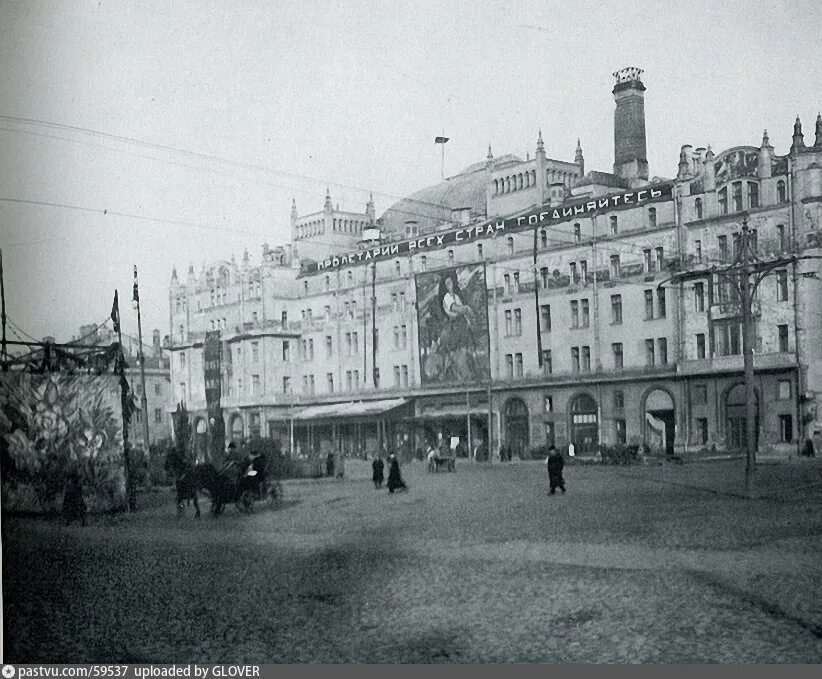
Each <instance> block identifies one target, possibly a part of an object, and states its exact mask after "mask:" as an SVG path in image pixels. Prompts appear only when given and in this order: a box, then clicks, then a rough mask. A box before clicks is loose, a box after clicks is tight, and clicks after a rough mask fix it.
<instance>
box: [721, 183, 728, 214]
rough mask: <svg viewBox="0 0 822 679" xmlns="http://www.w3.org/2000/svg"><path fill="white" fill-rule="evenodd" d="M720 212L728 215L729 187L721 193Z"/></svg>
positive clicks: (724, 188)
mask: <svg viewBox="0 0 822 679" xmlns="http://www.w3.org/2000/svg"><path fill="white" fill-rule="evenodd" d="M719 212H720V213H721V214H723V215H726V214H728V187H727V186H725V187H723V188H722V189H720V191H719Z"/></svg>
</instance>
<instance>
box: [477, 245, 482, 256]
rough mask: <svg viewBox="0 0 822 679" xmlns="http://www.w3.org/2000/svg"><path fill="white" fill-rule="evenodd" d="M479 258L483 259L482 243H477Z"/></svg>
mask: <svg viewBox="0 0 822 679" xmlns="http://www.w3.org/2000/svg"><path fill="white" fill-rule="evenodd" d="M477 257H478V258H479V259H482V243H477Z"/></svg>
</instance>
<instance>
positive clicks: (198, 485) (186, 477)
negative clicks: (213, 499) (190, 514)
mask: <svg viewBox="0 0 822 679" xmlns="http://www.w3.org/2000/svg"><path fill="white" fill-rule="evenodd" d="M202 466H203V465H197V466H195V467H189V468H188V469H185V470H184V471H182V472H181V473H180V474H178V475H177V478H176V479H175V482H174V485H175V486H176V488H177V514H182V513H183V508H184V506H183V503H184V502H186V501H193V502H194V518H197V519H199V518H200V504H199V502H197V492H198V491H199V490H200V489H202V488H203V484H202V472H201V470H200V467H202Z"/></svg>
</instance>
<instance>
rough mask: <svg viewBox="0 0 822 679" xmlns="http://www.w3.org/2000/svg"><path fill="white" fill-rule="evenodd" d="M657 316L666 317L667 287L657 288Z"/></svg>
mask: <svg viewBox="0 0 822 679" xmlns="http://www.w3.org/2000/svg"><path fill="white" fill-rule="evenodd" d="M656 308H657V318H665V316H666V315H667V313H668V310H667V308H666V305H665V288H657V289H656Z"/></svg>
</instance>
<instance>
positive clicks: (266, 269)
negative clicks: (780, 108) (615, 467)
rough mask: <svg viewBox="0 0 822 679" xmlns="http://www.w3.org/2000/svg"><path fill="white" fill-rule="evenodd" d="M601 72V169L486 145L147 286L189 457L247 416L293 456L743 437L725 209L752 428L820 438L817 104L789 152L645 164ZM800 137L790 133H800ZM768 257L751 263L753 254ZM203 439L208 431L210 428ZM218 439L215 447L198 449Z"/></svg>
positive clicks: (668, 445) (717, 445)
mask: <svg viewBox="0 0 822 679" xmlns="http://www.w3.org/2000/svg"><path fill="white" fill-rule="evenodd" d="M641 74H642V72H641V71H640V70H639V69H623V70H622V71H619V72H617V73H615V74H614V75H615V78H616V82H615V86H614V89H613V95H614V99H615V102H616V106H615V111H614V166H613V168H612V171H611V172H599V171H588V172H586V168H585V160H584V156H583V151H582V148H581V146H580V145H579V144H578V145H577V148H576V151H575V154H574V160H573V162H571V161H564V160H555V159H551V158H548V157H547V155H546V150H545V143H544V140H543V138H542V133H541V132H540V134H539V135H538V139H537V143H536V147H535V152H534V154H533V157H531V155H530V154H529V155H528V157H527V158H526V159H525V160H522V159H521V158H519V157H516V156H513V155H505V156H501V157H495V156H494V155H493V154H492V151H491V149H490V148H489V149H488V152H487V157H486V159H485V161H484V162H479V163H477V164H475V165H472V166H470V167H468V168H466V169H465V170H463V171H462V172H461V173H459V174H458V175H456V176H453V177H449V178H448V179H446V180H444V181H442V182H440V183H438V184H436V185H434V186H431V187H427V188H425V189H423V190H421V191H418V192H417V193H415V194H413V195H411V196H409V197H408V198H406V199H403V200H401V201H399V202H397V203H396V204H395V205H393V206H392V207H391V208H389V209H388V210H387V211H386V212H385V213H384V214H383V215H382V216H381V217H379V218H377V216H376V214H375V211H374V205H373V202H372V201H369V202H368V204H367V206H366V208H365V210H364V212H362V213H353V212H341V211H340V210H339V209H338V208H335V207H334V206H333V204H332V201H331V196H330V195H327V196H326V200H325V204H324V206H323V209H322V210H321V211H319V212H316V213H313V214H308V215H304V216H300V214H299V212H298V208H297V205H296V204H292V212H291V227H292V238H291V243H289V244H288V245H287V246H284V247H277V248H273V249H272V248H270V247H269V246H268V245H267V244H266V245H263V246H262V257H261V261H260V262H259V263H258V264H252V263H251V261H250V257H249V255H248V253H247V252H246V253H245V254H244V256H243V258H242V260H241V261H240V262H239V263H237V262H235V261H234V260H233V259H232V260H229V261H221V262H216V263H213V264H212V265H210V266H208V267H206V268H204V269H203V270H202V271H200V272H199V273H195V271H194V269H193V268H192V267H190V268H189V270H188V274H187V276H186V277H185V278H183V277H180V276H178V274H177V271H176V269H175V271H174V272H173V273H172V279H171V285H170V288H169V319H170V344H169V346H168V349H169V350H170V352H171V386H172V390H173V391H174V398H173V403H169V405H168V408H167V409H168V410H169V411H172V410H173V409H174V408H175V407H176V403H177V402H181V401H182V402H184V403H185V404H186V407H187V408H188V410H189V412H190V414H191V417H192V419H193V424H194V430H195V432H196V434H195V436H196V441H197V445H198V447H199V449H200V450H201V451H202V452H203V454H207V451H208V450H210V449H212V444H211V443H209V441H210V439H213V438H215V433H216V432H221V429H222V427H221V426H220V423H219V422H218V419H222V426H223V427H224V431H225V438H226V440H228V439H240V438H247V437H256V436H260V437H269V438H271V439H273V440H275V441H276V442H278V444H279V445H280V446H281V448H282V449H283V450H289V451H292V452H293V453H294V454H295V455H325V454H327V453H328V452H329V451H334V452H340V453H342V454H345V455H351V456H363V455H365V454H373V453H375V452H376V451H377V450H379V449H383V450H392V451H396V452H399V453H401V454H402V455H406V456H408V455H411V454H414V453H415V452H417V451H418V450H419V449H422V448H424V447H425V444H426V443H427V442H434V441H436V439H437V438H438V436H439V435H440V434H442V435H443V437H445V438H446V440H451V439H452V438H453V439H454V440H456V438H459V441H460V451H461V452H462V453H463V454H468V451H470V450H473V449H475V448H476V447H477V445H478V443H479V441H483V442H485V443H487V444H488V449H489V450H490V456H491V457H492V458H493V457H498V456H499V452H500V450H501V449H502V450H503V451H510V452H511V453H512V454H513V455H517V454H520V455H528V454H529V453H530V451H531V450H532V449H534V448H537V447H540V446H544V445H545V444H548V443H554V444H555V445H557V446H560V447H567V446H568V445H569V444H573V445H574V447H575V449H576V452H577V453H578V454H594V453H595V451H596V449H597V446H598V445H600V444H605V445H618V444H624V443H645V444H646V445H648V446H649V448H651V449H655V450H658V451H660V452H667V453H668V454H673V453H677V454H694V455H698V454H711V453H713V452H714V451H722V452H725V451H733V450H738V449H742V448H743V447H744V432H745V404H744V389H743V386H742V384H743V375H742V373H743V357H742V317H741V306H740V303H739V294H738V288H737V287H736V280H737V277H736V276H735V275H732V274H730V273H729V272H728V271H725V269H727V267H729V266H732V265H733V264H734V262H736V263H737V264H738V263H739V262H741V261H742V260H741V254H740V250H741V247H742V244H743V243H744V242H745V241H744V240H743V237H742V233H743V222H744V223H745V224H746V225H747V227H748V229H749V232H750V234H751V237H750V238H749V239H748V240H749V241H750V244H751V250H750V252H751V258H752V259H751V261H752V263H753V264H752V265H753V266H754V268H755V269H756V271H758V272H760V273H759V274H758V277H759V278H761V282H759V284H758V285H757V287H756V292H755V295H754V299H753V303H752V311H753V318H754V330H755V340H754V367H755V390H756V399H757V412H758V417H757V423H756V429H757V432H758V449H759V451H760V453H761V454H769V455H775V456H789V455H793V454H796V453H797V452H798V450H799V447H800V445H801V444H802V443H803V442H804V441H805V440H806V439H807V438H811V439H813V440H816V442H817V446H818V445H820V444H822V440H820V438H819V434H818V433H816V434H815V432H818V431H819V430H822V411H818V403H819V401H820V399H822V341H821V340H822V294H820V293H822V280H820V278H822V276H820V271H822V266H820V262H822V259H820V257H822V118H820V117H818V118H817V120H816V125H815V130H814V138H813V140H812V143H807V144H806V142H805V137H804V135H803V133H802V129H801V123H800V121H799V119H797V120H796V122H795V124H794V130H793V136H792V143H791V146H790V149H788V150H787V151H786V152H785V153H784V154H781V155H780V154H778V153H776V151H775V149H774V148H773V147H772V146H771V145H770V141H769V137H768V134H767V132H766V133H765V134H764V135H763V138H762V140H761V142H760V143H759V145H757V146H754V145H750V146H748V145H745V146H737V147H734V148H730V149H726V150H722V151H718V152H714V151H713V150H712V149H711V148H710V146H707V145H706V146H705V147H702V146H696V147H694V146H692V145H685V146H683V147H682V150H681V152H680V157H679V161H678V165H677V171H676V175H675V176H674V177H671V178H665V177H656V176H650V175H649V169H648V162H647V153H646V137H645V123H644V95H645V86H644V84H643V83H642V80H641ZM808 142H811V140H810V139H809V140H808ZM766 271H767V273H766ZM220 438H222V434H220ZM218 447H219V446H218Z"/></svg>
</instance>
